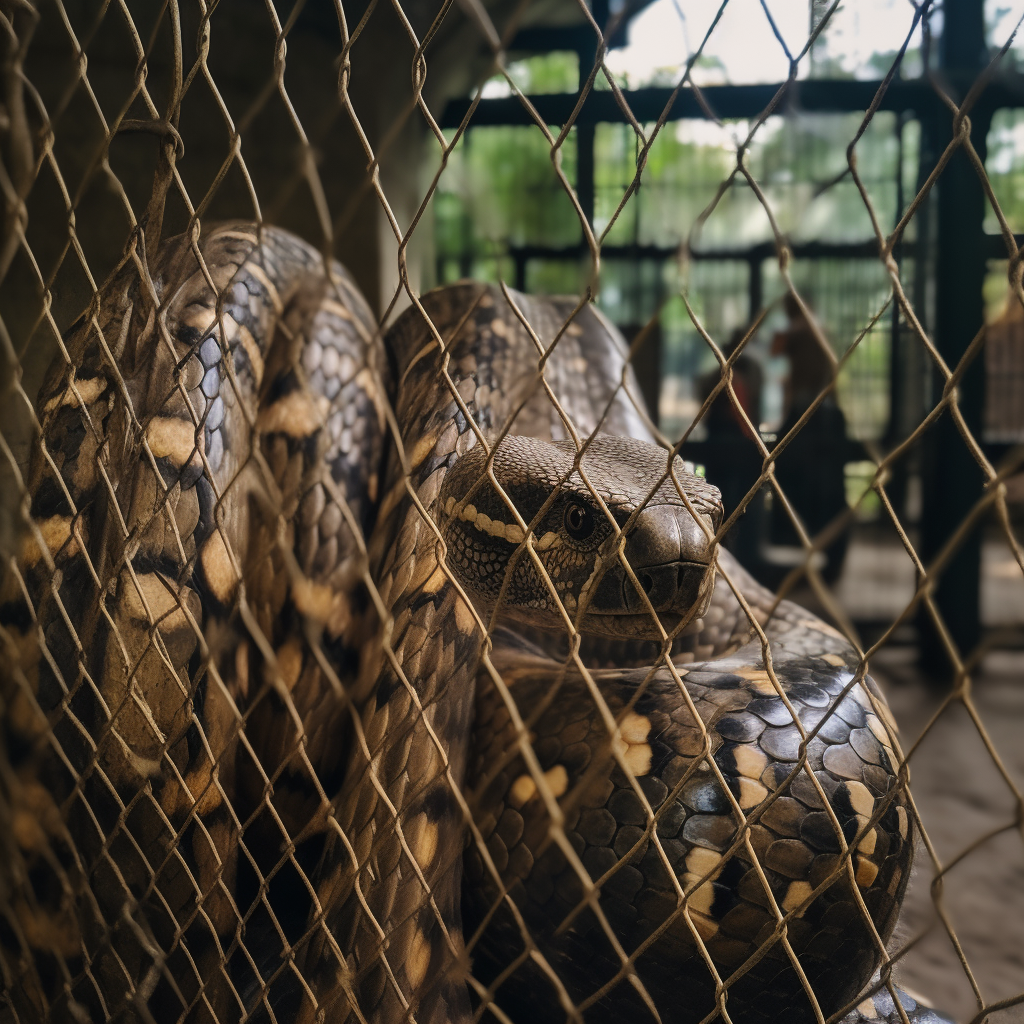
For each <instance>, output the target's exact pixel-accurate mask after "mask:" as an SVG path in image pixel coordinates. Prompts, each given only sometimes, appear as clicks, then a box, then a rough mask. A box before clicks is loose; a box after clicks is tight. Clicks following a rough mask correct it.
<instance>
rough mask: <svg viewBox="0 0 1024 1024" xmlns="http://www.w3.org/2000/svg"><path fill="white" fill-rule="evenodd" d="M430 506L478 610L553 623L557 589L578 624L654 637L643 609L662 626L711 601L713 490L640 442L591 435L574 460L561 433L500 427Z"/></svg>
mask: <svg viewBox="0 0 1024 1024" xmlns="http://www.w3.org/2000/svg"><path fill="white" fill-rule="evenodd" d="M677 484H678V486H677ZM502 492H504V496H503V494H502ZM684 496H685V497H684ZM506 498H507V500H506ZM509 502H511V504H512V505H513V506H514V507H515V509H516V511H517V512H518V514H519V518H518V519H517V517H516V516H515V515H514V514H513V512H512V509H511V508H510V507H509ZM602 505H603V506H604V507H602ZM436 509H437V513H436V514H437V518H438V521H439V526H440V529H441V533H442V536H443V537H444V539H445V543H446V545H447V556H446V558H447V565H448V568H449V570H450V571H452V572H453V573H454V574H455V576H456V578H457V579H458V581H459V583H460V584H461V585H462V587H463V588H464V589H465V590H466V592H467V593H468V594H469V596H470V597H471V598H472V599H473V602H474V604H476V605H477V608H478V610H479V611H481V612H486V613H488V614H489V613H490V611H492V610H493V609H494V608H495V607H497V608H498V610H499V612H500V613H501V614H502V615H505V616H507V617H510V618H511V619H513V620H514V621H517V622H519V623H522V624H524V625H530V626H535V627H539V628H542V629H564V628H565V620H564V618H563V617H562V614H561V611H560V609H559V607H558V601H557V600H556V599H555V595H557V597H558V599H559V600H560V601H561V603H562V605H563V606H564V607H565V610H566V612H567V613H568V614H569V618H570V620H572V621H573V622H574V623H575V625H576V628H577V629H579V631H580V632H581V633H584V634H589V635H603V636H614V637H633V638H637V639H641V638H642V639H659V638H660V637H661V632H660V629H659V627H658V623H657V621H656V619H655V617H654V616H652V614H651V610H652V608H653V611H654V612H655V613H657V618H658V619H660V620H661V625H662V626H663V627H664V628H665V630H666V631H670V630H672V629H673V628H675V627H676V626H677V625H679V624H680V623H681V622H686V621H689V620H690V619H692V618H693V617H694V616H697V615H701V614H703V613H704V611H706V609H707V606H708V603H709V602H710V600H711V593H712V591H713V589H714V579H715V543H714V534H715V532H716V530H717V529H718V527H719V525H720V524H721V521H722V504H721V495H720V494H719V491H718V489H717V488H716V487H713V486H712V485H711V484H709V483H708V482H707V481H706V480H704V479H702V478H700V477H697V476H695V475H694V474H693V473H692V472H690V471H689V470H687V469H686V466H685V464H684V463H683V461H682V459H680V458H678V457H675V458H674V459H673V460H672V463H671V471H670V463H669V460H668V456H667V453H666V452H665V451H664V450H663V449H661V448H658V447H657V446H655V445H652V444H648V443H646V442H644V441H639V440H635V439H633V438H623V437H610V436H607V435H603V434H598V435H597V436H596V437H595V438H594V439H593V441H592V442H591V443H590V444H589V445H588V446H587V448H586V450H585V452H584V454H583V456H582V458H581V459H580V461H579V465H577V452H576V447H575V445H574V444H573V442H572V441H547V440H541V439H538V438H532V437H516V436H509V437H505V438H504V439H502V441H501V442H500V443H499V444H498V445H497V446H496V447H495V448H494V449H493V459H492V461H491V463H490V466H489V465H488V457H487V452H486V451H485V450H484V449H483V447H482V446H477V447H475V448H472V449H470V450H469V451H468V452H466V453H465V454H464V455H463V456H462V457H461V458H460V459H459V460H458V462H456V463H455V465H454V466H453V467H452V469H451V470H449V472H448V474H447V476H446V477H445V480H444V483H443V484H442V487H441V491H440V494H439V497H438V502H437V505H436ZM520 520H521V521H522V522H520ZM524 523H525V525H526V527H527V529H526V530H524V528H523V525H522V524H524ZM527 536H529V543H527ZM528 548H532V553H531V551H530V550H528ZM534 556H535V557H534ZM627 563H628V565H629V567H630V569H631V570H632V574H631V573H630V571H629V570H627ZM542 570H543V571H542ZM545 577H546V578H545Z"/></svg>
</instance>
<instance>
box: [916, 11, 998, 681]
mask: <svg viewBox="0 0 1024 1024" xmlns="http://www.w3.org/2000/svg"><path fill="white" fill-rule="evenodd" d="M984 58H985V25H984V18H983V10H982V4H980V3H978V2H977V0H946V4H945V25H944V29H943V36H942V44H941V60H942V67H943V71H944V72H945V79H946V81H947V82H949V83H950V85H951V86H952V87H953V88H954V89H955V90H956V93H957V94H958V95H959V97H960V98H962V97H963V96H964V95H966V93H967V90H968V88H969V87H970V84H971V82H972V81H973V80H974V78H975V77H976V76H977V74H978V73H979V72H980V70H981V69H982V67H983V62H984ZM971 114H972V122H973V130H972V134H971V138H972V141H973V143H974V146H975V148H976V149H977V150H978V153H979V155H980V156H981V158H982V160H984V158H985V139H986V135H987V132H988V126H989V122H990V117H991V115H990V113H986V112H985V111H984V110H982V109H975V110H973V111H972V112H971ZM945 117H946V118H947V121H946V123H945V124H944V125H943V124H942V117H941V115H940V118H939V119H937V120H935V121H932V123H931V125H929V127H930V129H931V130H932V131H936V132H943V133H944V134H942V135H938V136H937V141H939V140H945V139H949V138H950V124H949V122H948V115H945ZM984 215H985V196H984V192H983V190H982V185H981V182H980V181H979V179H978V176H977V174H976V173H975V171H974V168H973V167H972V166H971V164H970V162H969V161H968V158H967V156H966V155H965V154H964V152H963V150H958V151H957V153H956V155H954V157H953V158H952V160H951V161H950V162H949V164H948V165H947V166H946V169H945V171H944V172H943V174H942V177H941V178H940V179H939V182H938V196H937V228H938V238H937V252H936V281H935V285H936V289H935V292H936V309H935V342H936V345H937V347H938V350H939V352H940V353H941V355H942V357H943V359H944V360H945V361H946V363H947V364H948V365H949V366H950V367H951V368H952V367H955V366H956V364H957V363H958V362H959V360H960V357H961V356H962V355H963V353H964V351H965V350H966V348H967V346H968V345H969V344H970V342H971V339H972V338H973V337H974V335H975V334H976V333H977V331H978V330H979V329H980V328H981V326H982V324H983V322H984V302H983V298H982V286H983V283H984V280H985V236H984V230H983V219H984ZM937 383H940V382H937ZM983 389H984V369H983V363H982V360H980V359H978V360H975V362H974V364H973V365H972V367H971V369H970V370H969V371H968V373H967V374H966V375H965V377H964V378H963V381H962V383H961V385H960V388H959V395H958V397H959V406H960V411H961V413H962V414H963V417H964V420H965V421H966V423H967V426H968V427H969V428H970V430H971V431H972V432H973V433H974V435H975V436H976V437H978V438H979V439H980V431H981V413H982V400H983ZM932 397H933V400H938V398H939V397H940V392H939V390H938V387H936V388H935V389H933V396H932ZM981 483H982V476H981V472H980V470H979V468H978V465H977V464H976V463H975V461H974V459H973V458H972V456H971V454H970V452H969V451H968V450H967V448H966V446H965V445H964V442H963V439H962V438H961V436H960V434H959V432H958V431H957V429H956V426H955V424H954V423H953V420H952V417H951V416H950V415H949V414H948V413H945V414H944V415H943V416H942V418H941V419H940V420H939V421H938V423H937V424H936V425H935V428H934V429H933V430H931V431H930V432H929V435H928V442H927V450H926V452H925V466H924V510H923V515H922V521H921V550H922V554H923V556H924V560H925V563H926V564H928V563H929V562H930V561H931V560H932V559H933V558H934V557H935V556H936V555H937V554H938V553H939V551H940V550H941V549H942V547H943V545H944V544H945V543H946V541H947V540H948V539H949V538H950V536H951V535H952V534H953V533H954V532H955V531H956V530H957V528H958V527H959V526H960V524H961V523H962V522H963V520H964V518H965V517H966V516H967V515H968V514H969V512H970V510H971V507H972V506H973V505H974V503H975V501H976V500H977V498H978V496H979V494H980V490H981ZM980 574H981V532H980V530H978V529H976V530H974V531H973V532H972V533H971V535H970V536H969V537H968V538H967V539H966V540H965V541H964V543H963V544H962V545H961V546H960V548H959V550H958V551H957V553H956V555H955V556H954V557H953V558H952V560H951V561H950V562H949V563H948V564H947V566H946V568H945V570H944V571H943V573H942V575H941V577H940V578H939V580H938V584H937V586H936V587H935V590H934V596H935V601H936V604H937V606H938V608H939V610H940V612H941V614H942V617H943V619H944V621H945V623H946V626H947V628H948V629H949V631H950V634H951V635H952V637H953V639H954V640H955V642H956V644H957V647H958V648H959V650H960V652H961V653H962V654H964V655H966V654H968V653H969V652H970V651H971V650H972V649H973V648H974V647H975V645H976V644H977V643H978V640H979V638H980V634H981V624H980V615H979V593H980ZM921 624H922V626H923V629H922V661H923V662H924V664H925V666H926V667H927V668H929V669H930V670H931V674H932V676H933V678H935V679H936V681H937V682H938V681H941V680H942V679H943V678H948V675H949V662H948V660H947V659H946V657H945V654H944V653H943V651H942V649H941V645H940V644H939V641H938V638H937V636H936V635H935V633H934V631H933V630H932V628H931V627H930V624H929V623H928V622H927V621H925V618H924V616H922V620H921Z"/></svg>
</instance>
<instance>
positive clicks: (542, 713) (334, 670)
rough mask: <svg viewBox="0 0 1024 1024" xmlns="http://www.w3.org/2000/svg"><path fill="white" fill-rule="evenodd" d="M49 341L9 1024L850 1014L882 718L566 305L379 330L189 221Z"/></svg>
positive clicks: (867, 963) (463, 308)
mask: <svg viewBox="0 0 1024 1024" xmlns="http://www.w3.org/2000/svg"><path fill="white" fill-rule="evenodd" d="M524 323H528V324H529V325H531V327H530V329H529V330H528V329H527V328H526V327H524ZM556 339H557V343H555V342H556ZM66 350H67V356H66V357H65V358H62V359H58V361H57V362H56V363H55V365H54V367H53V369H52V370H51V373H50V375H49V377H48V379H47V381H46V383H45V385H44V387H43V389H42V392H41V394H40V399H39V415H40V423H41V431H40V440H39V442H38V443H37V445H36V447H35V450H34V452H33V458H32V466H31V474H30V479H29V493H30V496H31V507H30V509H29V510H28V511H29V513H30V518H31V522H32V526H31V529H29V530H27V531H26V533H25V539H24V542H23V546H22V549H21V551H20V553H19V555H18V557H17V558H15V559H12V560H11V564H10V567H9V571H8V572H7V573H6V575H5V579H4V583H3V591H2V594H0V628H2V633H0V638H2V641H3V644H4V650H5V654H4V666H3V669H2V675H0V681H2V691H0V692H2V698H3V701H4V718H3V734H2V736H3V744H4V746H3V750H2V752H0V754H2V756H0V814H2V815H3V824H5V825H7V826H9V827H8V828H5V829H4V838H3V840H2V842H3V843H4V846H5V849H4V853H6V854H7V856H5V857H4V861H3V867H2V868H0V909H2V914H0V920H2V927H0V957H2V964H3V971H4V985H5V998H6V1000H7V1006H8V1007H9V1008H10V1010H11V1012H12V1013H13V1014H14V1016H12V1019H19V1020H23V1021H24V1020H28V1021H37V1020H39V1021H42V1020H54V1021H56V1020H60V1021H64V1020H67V1021H71V1020H74V1021H76V1022H79V1024H80V1022H82V1021H87V1020H93V1021H100V1020H110V1019H112V1018H114V1017H122V1016H124V1017H126V1018H127V1019H133V1020H134V1019H136V1018H137V1019H139V1020H147V1021H153V1020H155V1021H158V1022H161V1024H162V1022H163V1021H177V1020H189V1021H193V1020H202V1021H209V1022H213V1021H219V1022H228V1021H242V1020H248V1019H251V1018H253V1017H256V1018H260V1019H268V1020H281V1019H296V1020H300V1021H310V1022H312V1021H321V1020H330V1021H338V1022H341V1021H345V1020H349V1019H358V1020H363V1021H373V1022H375V1024H399V1022H400V1021H403V1020H416V1021H419V1022H420V1024H428V1022H429V1024H440V1022H442V1021H451V1022H455V1024H461V1022H464V1021H469V1020H471V1019H473V1018H474V1016H479V1015H480V1014H482V1013H494V1014H498V1015H499V1016H500V1019H505V1020H513V1021H517V1022H520V1021H527V1020H529V1019H530V1018H531V1017H533V1018H538V1019H541V1020H544V1021H548V1020H551V1021H560V1020H565V1019H573V1020H579V1019H585V1020H587V1021H595V1022H603V1021H611V1020H613V1019H620V1018H622V1017H623V1016H625V1015H629V1016H630V1017H633V1016H637V1017H638V1019H643V1018H646V1016H648V1015H650V1016H651V1017H652V1019H660V1020H662V1021H665V1022H666V1024H667V1022H670V1021H671V1022H680V1024H683V1022H690V1021H699V1020H701V1019H703V1018H705V1017H707V1016H708V1014H710V1013H712V1012H713V1011H714V1008H715V1005H716V998H717V999H718V1001H719V1005H720V1006H721V1007H723V1008H724V1009H725V1011H726V1013H727V1014H728V1016H729V1018H730V1019H732V1020H734V1021H738V1020H744V1021H746V1020H751V1021H760V1020H763V1021H766V1022H767V1021H770V1022H781V1021H783V1020H785V1021H791V1020H795V1021H802V1020H808V1021H810V1020H812V1019H814V1013H813V1009H812V1005H811V1001H810V1000H809V998H808V995H807V990H808V988H809V989H811V990H813V992H814V995H815V997H816V999H817V1001H818V1003H819V1005H820V1008H821V1011H822V1013H823V1014H824V1015H825V1016H828V1015H829V1014H831V1013H834V1012H836V1011H837V1010H839V1009H840V1008H841V1007H843V1006H844V1005H846V1004H847V1003H852V1002H853V1001H855V1000H856V999H857V997H858V993H860V992H861V991H862V989H863V988H864V986H865V984H866V983H867V982H868V979H869V977H870V976H871V974H872V971H874V970H875V969H876V968H877V966H878V964H879V962H880V961H881V959H882V951H883V948H884V943H885V941H887V939H888V937H889V935H890V933H891V931H892V928H893V926H894V923H895V919H896V915H897V911H898V907H899V903H900V900H901V898H902V894H903V891H904V888H905V886H906V882H907V878H908V875H909V868H910V860H911V853H912V836H911V834H910V822H909V818H908V814H907V805H906V801H905V797H904V795H903V792H902V788H901V787H900V786H898V785H897V771H896V769H897V767H898V764H899V760H898V757H897V754H896V752H895V750H896V749H897V748H896V746H895V732H894V728H893V725H892V722H891V719H890V718H889V716H888V712H887V709H886V707H885V702H884V699H883V698H882V696H881V694H880V693H879V691H878V690H877V688H876V687H875V686H874V684H873V683H872V682H871V680H870V679H869V678H866V677H865V678H861V677H860V676H859V675H858V673H857V667H858V666H857V658H856V656H855V654H854V652H853V651H852V649H851V648H850V647H849V645H848V644H847V643H846V642H845V640H843V638H842V637H841V636H840V635H839V634H837V633H835V632H834V631H833V630H832V629H831V628H830V627H828V626H827V625H826V624H824V623H822V622H820V621H819V620H817V619H815V618H814V617H813V616H811V615H810V614H809V613H807V612H805V611H803V610H802V609H799V608H797V607H796V606H795V605H792V604H789V603H787V602H782V603H780V604H778V605H777V606H775V605H773V601H772V597H771V595H770V594H768V593H767V592H765V591H764V590H763V589H762V588H760V587H759V586H758V585H757V584H756V583H755V582H754V581H753V580H752V579H751V578H750V577H749V576H747V574H746V573H744V571H743V570H742V568H741V567H740V566H738V565H737V564H736V563H735V562H734V561H733V560H732V559H731V558H730V557H729V556H728V554H727V553H725V552H723V551H717V550H716V548H715V546H714V544H713V543H712V537H713V535H714V532H715V530H716V529H717V527H718V525H719V524H720V521H721V509H720V505H719V499H718V494H717V491H716V490H715V489H714V488H713V487H712V486H710V485H709V484H707V483H706V482H705V481H703V480H701V479H699V478H697V477H695V476H694V475H693V474H692V473H690V472H689V471H688V469H687V467H686V466H685V465H684V464H683V463H682V461H681V460H679V459H678V458H676V459H670V458H669V457H668V455H667V453H665V452H664V451H663V450H662V449H661V448H659V447H658V446H657V445H656V444H655V443H654V438H653V436H652V434H651V432H650V430H649V427H648V426H647V424H646V421H645V419H644V417H643V415H642V413H640V412H638V411H637V406H636V404H635V403H634V402H633V400H632V399H631V398H630V394H629V392H630V391H633V392H634V393H635V391H636V389H635V383H634V382H633V380H632V376H631V370H630V369H629V367H628V365H627V363H626V359H625V353H624V348H623V345H622V341H621V338H620V337H619V336H618V334H617V332H616V331H615V330H614V328H612V327H611V326H610V325H609V324H608V323H607V322H606V321H605V320H604V319H603V318H602V317H601V316H600V315H599V314H598V313H597V312H596V311H595V310H594V308H593V307H590V306H584V307H583V308H582V309H580V310H578V311H576V310H575V307H574V305H573V303H571V302H569V301H568V300H540V299H532V298H529V297H527V296H523V295H518V294H517V293H506V292H503V291H502V290H501V289H497V288H494V287H489V286H482V285H475V284H460V285H455V286H450V287H447V288H443V289H439V290H437V291H435V292H431V293H429V294H428V295H426V296H424V297H423V299H422V301H421V306H419V307H417V306H414V307H413V308H411V309H410V310H408V311H407V312H406V313H405V314H404V315H403V316H402V317H401V318H400V319H399V321H398V322H397V323H396V325H395V326H394V327H393V328H392V329H391V331H389V332H388V335H387V338H386V339H382V338H381V336H380V334H379V332H377V331H376V328H375V324H374V320H373V317H372V315H371V313H370V311H369V310H368V308H367V307H366V304H365V302H364V301H363V300H362V299H361V297H360V296H359V294H358V291H357V290H356V289H355V287H354V285H353V284H352V282H351V279H350V277H349V276H348V275H347V274H346V272H345V271H344V270H343V269H342V268H341V267H339V266H337V265H336V264H326V265H325V263H324V261H323V260H322V259H321V257H320V256H319V254H317V253H316V252H315V251H314V250H312V249H311V248H310V247H309V246H307V245H305V243H303V242H301V241H299V240H298V239H296V238H294V237H293V236H291V235H288V234H287V233H286V232H283V231H279V230H275V229H268V228H264V229H262V230H258V229H257V228H255V227H254V226H253V225H249V224H229V225H223V226H220V227H218V228H216V229H213V230H210V231H209V232H208V233H206V234H205V235H204V236H203V237H202V238H201V239H198V240H196V241H194V242H193V241H189V240H187V239H175V240H171V241H169V242H168V243H166V244H165V245H164V246H163V247H162V248H161V250H160V252H159V254H158V255H157V257H156V258H155V259H154V260H153V261H152V262H151V264H150V265H149V266H148V267H147V266H146V264H145V262H144V260H142V259H141V257H140V256H138V254H133V255H130V258H129V259H128V260H126V264H125V266H124V268H123V269H122V270H121V271H120V273H119V274H118V275H115V277H114V278H113V279H112V280H111V282H110V283H109V284H108V285H107V286H106V287H105V288H104V289H103V291H102V292H101V294H100V296H99V298H98V299H97V301H96V302H95V303H94V305H93V307H92V308H91V309H90V311H89V312H88V314H87V315H86V317H84V318H83V319H82V320H81V321H80V322H79V323H78V324H77V325H75V326H74V327H73V328H72V329H71V331H70V332H69V335H68V338H67V341H66ZM541 371H543V372H541ZM552 396H554V397H556V398H557V399H558V402H559V403H560V407H561V409H562V410H564V411H565V412H567V413H568V417H569V418H568V419H563V418H562V416H561V414H560V412H559V407H558V406H556V405H555V404H553V403H552V401H551V398H552ZM392 410H393V415H392ZM574 431H576V432H575V433H574ZM364 538H368V540H366V541H365V542H364ZM716 564H717V566H718V568H720V569H721V570H722V573H720V574H719V576H718V578H717V580H716V573H715V568H716ZM723 575H724V576H726V577H728V581H729V583H731V584H732V585H733V586H735V588H736V593H734V591H733V589H732V587H731V586H730V585H729V583H727V582H725V581H724V580H723V579H722V576H723ZM737 593H738V594H739V595H741V596H742V598H743V602H745V603H746V605H747V607H748V608H750V609H751V612H752V614H753V615H754V617H755V619H756V620H757V621H758V622H760V623H761V624H763V625H764V628H765V630H766V633H767V636H768V639H769V641H770V659H769V660H768V661H766V660H765V656H764V652H763V650H762V645H761V643H760V641H759V640H757V639H756V638H754V630H753V626H752V625H751V622H750V620H749V618H748V616H747V613H746V611H745V610H744V608H743V603H741V601H740V599H739V598H738V597H737ZM577 633H578V638H577V639H573V638H574V636H576V634H577ZM467 833H468V834H469V835H470V837H471V838H470V840H469V842H468V844H465V843H464V837H465V836H466V835H467ZM464 845H465V855H464V853H463V850H464ZM883 995H884V993H883V994H882V995H879V996H876V997H875V999H874V1001H872V1000H871V999H870V998H867V999H862V1000H861V1001H860V1003H859V1008H858V1009H856V1010H854V1011H852V1014H851V1018H850V1020H851V1021H862V1020H868V1019H875V1017H878V1018H883V1017H884V1018H886V1019H891V1020H895V1019H896V1018H897V1016H898V1014H897V1011H896V1008H895V1007H894V1006H892V1000H891V999H890V1000H889V1003H888V1004H885V998H888V997H887V996H886V997H885V998H883ZM868 1007H870V1009H871V1013H874V1014H875V1016H874V1017H873V1016H872V1015H871V1013H869V1012H868V1009H867V1008H868ZM904 1008H905V1009H906V1010H907V1012H908V1013H909V1014H910V1016H911V1018H912V1019H913V1020H915V1021H921V1022H924V1021H926V1020H928V1019H929V1018H928V1014H929V1013H930V1011H926V1010H925V1009H924V1008H923V1007H921V1006H918V1005H917V1004H915V1003H913V1001H912V1000H909V997H907V998H905V999H904ZM640 1015H642V1017H641V1016H640ZM932 1016H933V1017H934V1015H932Z"/></svg>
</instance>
